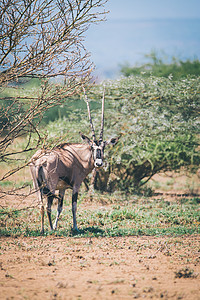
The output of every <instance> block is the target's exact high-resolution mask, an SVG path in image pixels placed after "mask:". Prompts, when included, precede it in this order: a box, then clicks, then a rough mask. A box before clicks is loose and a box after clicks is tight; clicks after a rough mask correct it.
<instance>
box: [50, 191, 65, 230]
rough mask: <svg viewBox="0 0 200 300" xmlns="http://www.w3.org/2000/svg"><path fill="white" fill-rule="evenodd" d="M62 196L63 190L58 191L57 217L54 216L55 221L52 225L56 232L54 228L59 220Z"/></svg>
mask: <svg viewBox="0 0 200 300" xmlns="http://www.w3.org/2000/svg"><path fill="white" fill-rule="evenodd" d="M64 194H65V190H60V191H59V199H58V208H57V216H56V220H55V222H54V225H53V229H54V230H56V228H57V224H58V220H59V217H60V214H61V212H62V208H63V198H64Z"/></svg>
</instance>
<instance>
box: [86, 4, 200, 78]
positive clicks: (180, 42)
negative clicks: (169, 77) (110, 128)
mask: <svg viewBox="0 0 200 300" xmlns="http://www.w3.org/2000/svg"><path fill="white" fill-rule="evenodd" d="M105 9H106V10H109V11H110V13H108V14H107V21H106V22H102V23H99V24H98V25H92V26H91V27H90V29H89V30H88V31H87V32H86V41H85V44H86V48H87V50H88V51H89V52H90V53H91V56H92V60H93V62H94V64H95V65H96V74H100V77H107V78H109V77H112V76H113V75H114V74H115V73H116V72H117V70H119V65H120V64H123V63H125V62H129V63H130V64H132V65H135V64H140V63H141V61H142V60H143V58H144V55H145V54H149V53H150V52H151V51H152V50H156V51H164V52H165V53H166V54H167V55H169V56H173V55H174V56H176V57H179V58H181V59H183V60H186V59H193V58H199V59H200V0H109V1H108V2H107V3H106V5H105Z"/></svg>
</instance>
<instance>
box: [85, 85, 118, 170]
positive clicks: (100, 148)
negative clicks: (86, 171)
mask: <svg viewBox="0 0 200 300" xmlns="http://www.w3.org/2000/svg"><path fill="white" fill-rule="evenodd" d="M83 91H84V94H85V99H86V103H87V109H88V115H89V121H90V126H91V130H92V140H91V139H90V138H88V137H87V136H86V135H84V134H82V133H80V135H81V137H82V139H83V140H85V141H87V143H88V144H89V145H90V147H91V150H92V154H93V159H94V166H95V168H100V167H102V166H103V159H104V149H105V147H106V146H107V145H109V144H111V145H113V146H114V145H115V144H116V143H117V142H118V139H119V138H112V139H110V140H109V141H104V140H103V129H104V98H105V89H104V92H103V98H102V113H101V131H100V136H99V140H97V139H96V135H95V132H94V126H93V123H92V117H91V112H90V107H89V102H88V98H87V95H86V92H85V89H84V88H83Z"/></svg>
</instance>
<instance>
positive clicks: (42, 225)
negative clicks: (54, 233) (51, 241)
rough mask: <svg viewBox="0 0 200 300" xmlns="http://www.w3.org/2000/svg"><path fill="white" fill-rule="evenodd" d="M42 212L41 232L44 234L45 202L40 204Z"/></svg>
mask: <svg viewBox="0 0 200 300" xmlns="http://www.w3.org/2000/svg"><path fill="white" fill-rule="evenodd" d="M40 214H41V234H44V204H43V202H42V204H41V206H40Z"/></svg>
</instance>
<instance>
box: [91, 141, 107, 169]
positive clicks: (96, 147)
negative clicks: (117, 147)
mask: <svg viewBox="0 0 200 300" xmlns="http://www.w3.org/2000/svg"><path fill="white" fill-rule="evenodd" d="M104 148H105V143H104V142H97V141H95V142H93V143H92V152H93V158H94V166H95V168H100V167H102V166H103V155H104Z"/></svg>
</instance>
